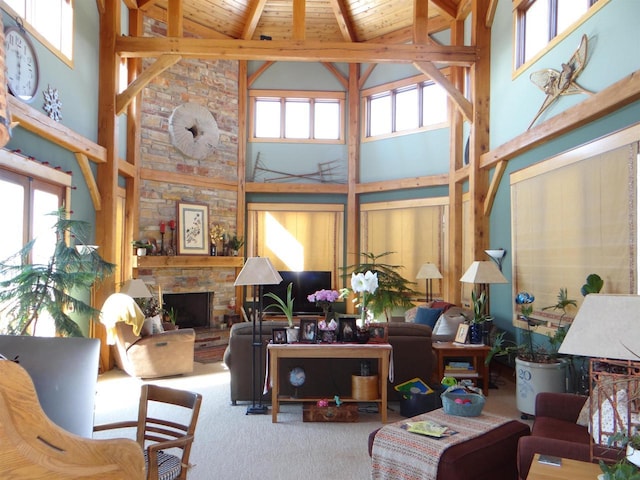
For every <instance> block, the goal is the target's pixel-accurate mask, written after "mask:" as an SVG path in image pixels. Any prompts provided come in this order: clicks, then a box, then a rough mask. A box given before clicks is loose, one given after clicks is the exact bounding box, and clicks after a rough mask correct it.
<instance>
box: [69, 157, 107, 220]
mask: <svg viewBox="0 0 640 480" xmlns="http://www.w3.org/2000/svg"><path fill="white" fill-rule="evenodd" d="M75 156H76V159H77V160H78V165H79V166H80V171H81V172H82V176H83V177H84V181H85V182H86V183H87V188H88V189H89V195H90V196H91V201H92V202H93V208H95V209H96V211H98V210H101V209H102V199H101V197H100V190H98V184H97V182H96V179H95V177H94V176H93V171H92V170H91V167H90V166H89V158H88V157H87V156H86V155H85V154H84V153H76V154H75Z"/></svg>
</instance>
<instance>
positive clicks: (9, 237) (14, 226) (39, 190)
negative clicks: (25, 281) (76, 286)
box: [0, 169, 64, 264]
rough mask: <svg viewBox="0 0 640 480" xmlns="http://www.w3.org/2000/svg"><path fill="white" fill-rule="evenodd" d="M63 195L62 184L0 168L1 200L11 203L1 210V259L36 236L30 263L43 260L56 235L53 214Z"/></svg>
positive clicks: (48, 253) (42, 261) (51, 250)
mask: <svg viewBox="0 0 640 480" xmlns="http://www.w3.org/2000/svg"><path fill="white" fill-rule="evenodd" d="M63 198H64V188H63V187H61V186H57V185H53V184H50V183H46V182H44V181H41V180H35V179H33V178H30V177H27V176H25V175H21V174H17V173H14V172H9V171H5V170H1V169H0V202H2V205H11V208H6V209H5V211H4V216H5V221H6V225H11V228H7V229H5V230H4V231H3V234H2V242H0V259H2V260H5V259H7V258H8V257H10V256H11V255H13V254H14V253H16V252H17V251H19V250H20V249H21V248H22V247H23V246H24V245H25V244H26V243H27V242H28V241H31V240H33V239H35V244H34V247H33V251H32V254H33V258H31V259H30V261H32V262H33V263H40V264H46V262H47V261H48V259H49V258H50V257H51V255H52V254H53V250H54V248H55V243H56V238H55V231H54V229H53V225H54V224H55V222H56V217H55V215H50V214H51V213H53V212H55V211H56V210H58V208H59V207H60V206H61V205H62V199H63Z"/></svg>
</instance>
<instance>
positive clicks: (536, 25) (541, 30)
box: [513, 0, 609, 68]
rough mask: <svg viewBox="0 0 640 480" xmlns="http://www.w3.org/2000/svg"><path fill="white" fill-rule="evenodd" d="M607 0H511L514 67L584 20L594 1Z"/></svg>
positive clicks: (606, 0) (598, 2) (526, 60)
mask: <svg viewBox="0 0 640 480" xmlns="http://www.w3.org/2000/svg"><path fill="white" fill-rule="evenodd" d="M608 1H609V0H514V2H513V3H514V15H515V22H516V50H515V51H516V58H515V62H516V68H519V67H520V66H522V65H523V64H525V63H527V62H529V61H531V60H533V59H534V58H536V57H537V56H538V55H539V54H541V53H542V52H543V51H544V50H545V48H546V47H547V45H549V43H550V42H552V41H553V40H554V39H555V38H557V37H558V36H559V35H561V34H563V33H564V32H569V31H571V30H573V29H574V28H575V27H576V26H577V25H579V24H580V23H581V22H583V21H584V20H585V18H586V17H587V12H589V10H590V9H591V7H593V6H594V5H595V4H596V3H597V4H598V5H599V6H601V5H603V4H604V3H606V2H608Z"/></svg>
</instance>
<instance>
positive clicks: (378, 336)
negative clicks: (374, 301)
mask: <svg viewBox="0 0 640 480" xmlns="http://www.w3.org/2000/svg"><path fill="white" fill-rule="evenodd" d="M387 332H388V330H387V326H386V325H376V324H374V323H371V324H370V325H369V343H387V341H388V340H389V337H388V333H387Z"/></svg>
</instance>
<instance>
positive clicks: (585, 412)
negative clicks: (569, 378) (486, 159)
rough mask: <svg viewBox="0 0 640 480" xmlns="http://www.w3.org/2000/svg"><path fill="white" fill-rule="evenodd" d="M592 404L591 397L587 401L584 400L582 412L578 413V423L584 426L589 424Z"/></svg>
mask: <svg viewBox="0 0 640 480" xmlns="http://www.w3.org/2000/svg"><path fill="white" fill-rule="evenodd" d="M596 388H598V387H596ZM590 404H591V399H590V398H587V401H586V402H584V405H583V406H582V410H580V413H579V414H578V419H577V420H576V424H577V425H581V426H583V427H588V426H589V418H591V412H590V410H591V408H590Z"/></svg>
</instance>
